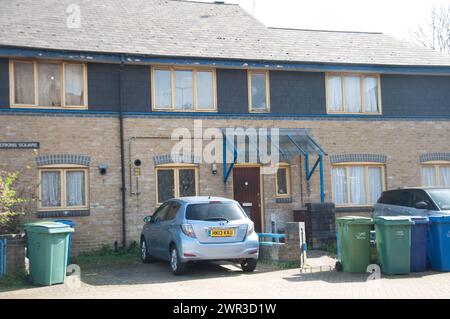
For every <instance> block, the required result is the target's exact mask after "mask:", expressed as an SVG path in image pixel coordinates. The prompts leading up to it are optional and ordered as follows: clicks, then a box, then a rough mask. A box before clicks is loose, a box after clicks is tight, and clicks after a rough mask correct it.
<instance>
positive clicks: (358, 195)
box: [348, 166, 366, 205]
mask: <svg viewBox="0 0 450 319" xmlns="http://www.w3.org/2000/svg"><path fill="white" fill-rule="evenodd" d="M364 171H365V168H364V167H362V166H350V167H349V168H348V174H349V179H350V204H352V205H364V204H366V191H365V178H364V175H365V173H364Z"/></svg>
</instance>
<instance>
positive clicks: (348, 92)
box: [344, 76, 361, 113]
mask: <svg viewBox="0 0 450 319" xmlns="http://www.w3.org/2000/svg"><path fill="white" fill-rule="evenodd" d="M344 81H345V104H346V110H347V112H350V113H358V112H361V80H360V78H359V76H346V77H344Z"/></svg>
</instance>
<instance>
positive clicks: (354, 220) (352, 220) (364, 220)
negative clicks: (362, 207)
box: [336, 216, 373, 225]
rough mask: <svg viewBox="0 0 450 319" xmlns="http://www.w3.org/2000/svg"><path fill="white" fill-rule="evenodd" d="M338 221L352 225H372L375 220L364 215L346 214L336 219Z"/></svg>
mask: <svg viewBox="0 0 450 319" xmlns="http://www.w3.org/2000/svg"><path fill="white" fill-rule="evenodd" d="M336 220H337V222H338V223H342V224H352V225H372V224H373V220H372V218H369V217H362V216H344V217H339V218H337V219H336Z"/></svg>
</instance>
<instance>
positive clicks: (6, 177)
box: [0, 171, 28, 235]
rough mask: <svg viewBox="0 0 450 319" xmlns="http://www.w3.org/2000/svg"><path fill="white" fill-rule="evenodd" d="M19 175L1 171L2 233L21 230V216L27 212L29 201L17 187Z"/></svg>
mask: <svg viewBox="0 0 450 319" xmlns="http://www.w3.org/2000/svg"><path fill="white" fill-rule="evenodd" d="M18 177H19V173H17V172H6V171H0V235H1V234H13V233H18V232H20V222H21V218H22V217H23V216H24V215H25V214H26V213H27V209H26V205H25V204H26V203H27V202H28V201H27V200H26V199H24V198H22V197H21V196H20V195H19V193H18V191H17V189H16V188H15V184H16V182H17V179H18Z"/></svg>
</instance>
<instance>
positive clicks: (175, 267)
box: [170, 246, 186, 276]
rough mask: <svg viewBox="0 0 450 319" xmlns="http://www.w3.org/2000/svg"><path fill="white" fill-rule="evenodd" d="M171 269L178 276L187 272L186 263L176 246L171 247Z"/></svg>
mask: <svg viewBox="0 0 450 319" xmlns="http://www.w3.org/2000/svg"><path fill="white" fill-rule="evenodd" d="M170 269H171V270H172V272H173V274H174V275H177V276H178V275H183V274H184V273H185V272H186V263H183V262H181V259H180V255H179V254H178V251H177V248H176V247H175V246H172V247H171V248H170Z"/></svg>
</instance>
